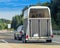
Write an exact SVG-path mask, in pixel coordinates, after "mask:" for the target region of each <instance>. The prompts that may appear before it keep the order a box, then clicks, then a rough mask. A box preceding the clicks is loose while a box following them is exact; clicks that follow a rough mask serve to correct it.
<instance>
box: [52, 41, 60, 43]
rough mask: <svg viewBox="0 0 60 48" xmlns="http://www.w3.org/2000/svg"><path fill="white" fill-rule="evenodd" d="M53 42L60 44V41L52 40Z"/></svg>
mask: <svg viewBox="0 0 60 48" xmlns="http://www.w3.org/2000/svg"><path fill="white" fill-rule="evenodd" d="M52 42H53V43H58V44H60V42H58V41H52Z"/></svg>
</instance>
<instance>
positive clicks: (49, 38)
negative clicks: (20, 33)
mask: <svg viewBox="0 0 60 48" xmlns="http://www.w3.org/2000/svg"><path fill="white" fill-rule="evenodd" d="M26 40H27V41H37V42H39V41H46V40H52V38H51V37H40V38H28V39H26Z"/></svg>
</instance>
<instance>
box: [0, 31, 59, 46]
mask: <svg viewBox="0 0 60 48" xmlns="http://www.w3.org/2000/svg"><path fill="white" fill-rule="evenodd" d="M0 43H14V44H23V43H22V41H20V40H14V32H0ZM26 44H43V45H60V36H58V35H55V36H54V38H53V42H52V43H46V42H39V43H36V42H35V43H33V42H32V43H26Z"/></svg>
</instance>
